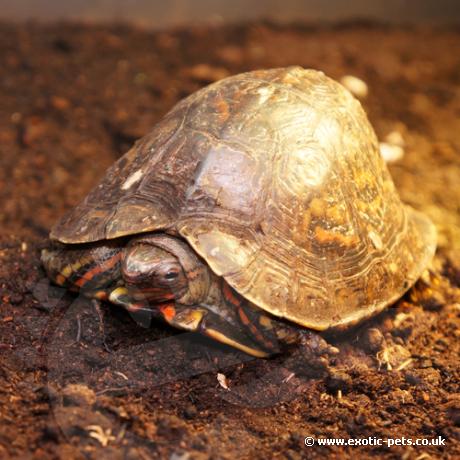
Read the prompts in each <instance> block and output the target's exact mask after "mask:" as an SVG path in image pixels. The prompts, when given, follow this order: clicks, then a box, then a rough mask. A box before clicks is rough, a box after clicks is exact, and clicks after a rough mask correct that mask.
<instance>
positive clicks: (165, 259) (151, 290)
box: [122, 234, 209, 305]
mask: <svg viewBox="0 0 460 460" xmlns="http://www.w3.org/2000/svg"><path fill="white" fill-rule="evenodd" d="M208 270H209V269H208V268H207V266H206V265H205V264H204V263H203V262H202V261H201V260H200V259H199V258H198V257H197V256H196V254H195V253H194V251H193V249H192V248H190V247H189V246H188V245H187V244H186V243H185V242H183V241H181V240H179V239H178V238H175V237H172V236H169V235H165V234H149V235H143V236H140V237H138V238H134V239H133V240H131V241H130V243H129V245H128V247H127V250H126V252H125V256H124V259H123V263H122V276H123V279H124V281H125V284H126V287H127V288H128V290H129V291H130V293H131V295H132V296H133V297H134V298H135V299H136V300H147V301H148V302H149V303H152V304H155V303H161V302H166V301H171V300H175V301H177V302H179V303H182V304H187V305H190V304H194V303H198V302H200V301H202V300H203V298H205V297H206V294H207V292H208V289H209V272H208Z"/></svg>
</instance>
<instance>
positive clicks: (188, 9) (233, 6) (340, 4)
mask: <svg viewBox="0 0 460 460" xmlns="http://www.w3.org/2000/svg"><path fill="white" fill-rule="evenodd" d="M1 3H2V5H1V11H0V18H2V19H9V20H23V19H38V20H40V21H53V20H60V19H65V20H69V19H70V20H85V21H107V22H111V21H128V22H133V23H137V24H140V25H145V26H149V27H156V28H158V27H159V28H162V27H167V26H171V25H177V24H185V23H187V24H188V23H196V22H200V23H201V22H221V21H224V22H228V21H232V22H233V21H242V20H254V19H259V18H270V19H276V20H277V21H288V22H290V21H305V20H309V21H318V20H320V21H337V20H344V19H355V18H357V17H365V18H371V19H378V20H381V21H389V22H392V23H401V22H410V23H413V22H425V23H426V22H429V23H438V24H439V23H456V22H459V18H460V2H459V1H457V0H374V1H367V0H352V1H344V0H327V1H324V0H284V1H279V0H263V1H260V0H233V1H228V0H170V1H155V0H153V1H152V0H65V1H62V0H5V1H2V2H1Z"/></svg>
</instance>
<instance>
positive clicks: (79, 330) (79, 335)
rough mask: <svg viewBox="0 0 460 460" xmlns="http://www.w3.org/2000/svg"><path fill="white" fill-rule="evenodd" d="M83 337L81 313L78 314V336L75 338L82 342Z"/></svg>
mask: <svg viewBox="0 0 460 460" xmlns="http://www.w3.org/2000/svg"><path fill="white" fill-rule="evenodd" d="M80 339H81V319H80V315H77V337H76V338H75V340H76V342H77V343H78V342H80Z"/></svg>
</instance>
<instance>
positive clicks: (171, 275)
mask: <svg viewBox="0 0 460 460" xmlns="http://www.w3.org/2000/svg"><path fill="white" fill-rule="evenodd" d="M178 276H179V273H177V272H173V271H169V272H167V273H166V274H165V275H164V278H165V279H166V280H168V281H172V280H175V279H176V278H177V277H178Z"/></svg>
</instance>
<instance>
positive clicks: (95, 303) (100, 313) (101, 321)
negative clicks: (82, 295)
mask: <svg viewBox="0 0 460 460" xmlns="http://www.w3.org/2000/svg"><path fill="white" fill-rule="evenodd" d="M91 304H92V305H93V307H94V309H95V310H96V313H97V316H98V317H99V333H100V334H101V336H102V344H103V345H104V348H105V351H107V352H108V353H112V350H111V349H110V347H109V346H108V345H107V342H106V340H105V327H104V312H103V311H102V308H101V304H100V302H99V301H97V300H96V299H92V300H91Z"/></svg>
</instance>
